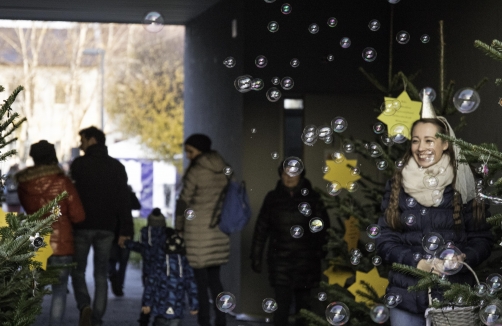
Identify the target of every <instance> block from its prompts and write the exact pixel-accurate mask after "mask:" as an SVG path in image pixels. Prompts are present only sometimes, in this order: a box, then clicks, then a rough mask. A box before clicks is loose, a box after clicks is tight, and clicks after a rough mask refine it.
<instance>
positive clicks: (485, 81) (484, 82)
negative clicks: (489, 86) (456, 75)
mask: <svg viewBox="0 0 502 326" xmlns="http://www.w3.org/2000/svg"><path fill="white" fill-rule="evenodd" d="M487 82H488V78H487V77H485V78H483V79H481V80H480V81H479V82H478V83H477V84H476V86H474V89H475V90H477V91H479V90H480V89H481V87H483V86H485V84H486V83H487Z"/></svg>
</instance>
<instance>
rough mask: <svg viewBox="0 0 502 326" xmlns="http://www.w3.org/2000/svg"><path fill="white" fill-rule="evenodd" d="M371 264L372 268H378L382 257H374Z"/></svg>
mask: <svg viewBox="0 0 502 326" xmlns="http://www.w3.org/2000/svg"><path fill="white" fill-rule="evenodd" d="M371 262H372V263H373V265H374V266H380V265H381V264H382V257H380V256H374V257H373V258H371Z"/></svg>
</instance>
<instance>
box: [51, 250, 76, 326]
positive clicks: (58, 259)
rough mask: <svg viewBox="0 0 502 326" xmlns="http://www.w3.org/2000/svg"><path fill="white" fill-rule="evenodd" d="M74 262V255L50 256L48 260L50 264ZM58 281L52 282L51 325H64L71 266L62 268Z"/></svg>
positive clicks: (59, 264) (57, 264)
mask: <svg viewBox="0 0 502 326" xmlns="http://www.w3.org/2000/svg"><path fill="white" fill-rule="evenodd" d="M72 262H73V257H72V256H50V257H49V259H48V260H47V265H49V266H61V265H68V264H71V263H72ZM58 273H59V281H58V283H55V284H52V286H51V287H52V302H51V313H50V319H49V326H58V325H64V322H63V318H64V315H65V311H66V292H67V291H68V276H69V275H70V268H69V267H66V268H61V269H60V270H59V271H58Z"/></svg>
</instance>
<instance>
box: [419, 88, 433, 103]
mask: <svg viewBox="0 0 502 326" xmlns="http://www.w3.org/2000/svg"><path fill="white" fill-rule="evenodd" d="M424 92H425V94H427V95H429V98H430V99H431V102H432V101H434V100H435V99H436V91H435V90H434V88H432V87H424V88H422V90H421V91H420V93H418V96H420V101H423V100H424Z"/></svg>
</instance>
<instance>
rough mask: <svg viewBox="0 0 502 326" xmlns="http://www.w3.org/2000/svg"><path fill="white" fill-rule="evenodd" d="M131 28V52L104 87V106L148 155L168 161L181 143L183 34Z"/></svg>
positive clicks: (179, 151) (179, 148) (177, 150)
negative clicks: (106, 94)
mask: <svg viewBox="0 0 502 326" xmlns="http://www.w3.org/2000/svg"><path fill="white" fill-rule="evenodd" d="M132 31H133V36H132V38H131V42H132V48H133V49H134V52H133V51H131V52H130V53H129V55H130V56H129V57H128V58H127V63H126V65H127V67H126V69H123V70H122V69H120V73H117V74H115V76H114V81H113V85H111V86H109V87H108V89H109V93H110V94H111V96H108V101H107V110H108V112H109V113H110V114H111V115H112V117H113V118H114V119H116V120H117V122H118V124H119V127H120V130H121V131H123V132H124V133H125V134H126V135H127V136H131V137H135V136H139V137H140V140H141V143H143V144H145V145H146V146H147V147H148V148H150V149H151V151H152V156H153V158H158V159H163V160H168V161H172V160H173V158H174V155H176V154H179V153H181V147H182V143H183V80H184V75H183V42H184V40H183V35H182V33H181V32H180V31H179V28H178V30H177V31H176V30H173V31H172V32H170V33H168V32H166V33H158V34H152V33H148V32H146V31H144V30H143V29H132Z"/></svg>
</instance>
